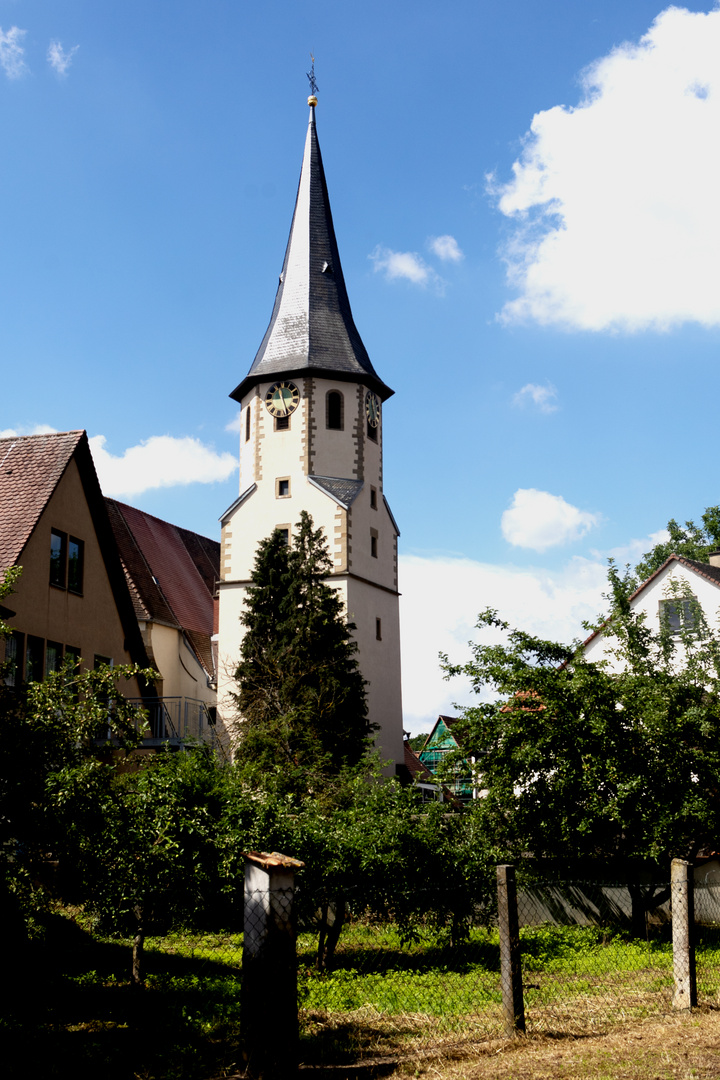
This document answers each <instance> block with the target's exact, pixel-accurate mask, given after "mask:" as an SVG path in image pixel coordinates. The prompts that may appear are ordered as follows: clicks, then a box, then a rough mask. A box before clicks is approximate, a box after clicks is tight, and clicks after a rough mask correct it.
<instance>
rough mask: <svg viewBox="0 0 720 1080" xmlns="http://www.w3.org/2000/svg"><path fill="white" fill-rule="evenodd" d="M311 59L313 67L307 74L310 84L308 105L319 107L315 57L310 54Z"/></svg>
mask: <svg viewBox="0 0 720 1080" xmlns="http://www.w3.org/2000/svg"><path fill="white" fill-rule="evenodd" d="M310 59H311V60H312V67H311V68H310V70H309V71H308V72H306V74H307V77H308V82H309V83H310V97H309V98H308V105H313V106H314V105H317V89H318V84H317V82H316V80H315V57H314V56H313V54H312V53H310Z"/></svg>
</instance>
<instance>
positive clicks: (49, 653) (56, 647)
mask: <svg viewBox="0 0 720 1080" xmlns="http://www.w3.org/2000/svg"><path fill="white" fill-rule="evenodd" d="M62 661H63V647H62V645H61V644H60V642H59V641H48V642H47V643H46V645H45V674H46V675H49V674H50V673H51V672H52V671H59V670H60V668H61V667H62Z"/></svg>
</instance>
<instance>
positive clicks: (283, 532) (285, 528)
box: [275, 525, 290, 544]
mask: <svg viewBox="0 0 720 1080" xmlns="http://www.w3.org/2000/svg"><path fill="white" fill-rule="evenodd" d="M275 532H279V533H280V536H281V537H282V539H283V542H284V543H285V544H289V543H290V526H289V525H278V526H276V529H275Z"/></svg>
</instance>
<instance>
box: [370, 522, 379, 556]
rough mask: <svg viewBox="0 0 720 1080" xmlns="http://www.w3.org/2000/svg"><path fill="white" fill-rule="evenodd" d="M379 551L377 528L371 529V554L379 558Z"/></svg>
mask: <svg viewBox="0 0 720 1080" xmlns="http://www.w3.org/2000/svg"><path fill="white" fill-rule="evenodd" d="M377 551H378V534H377V529H371V530H370V554H371V555H372V557H373V559H377V557H378V553H377Z"/></svg>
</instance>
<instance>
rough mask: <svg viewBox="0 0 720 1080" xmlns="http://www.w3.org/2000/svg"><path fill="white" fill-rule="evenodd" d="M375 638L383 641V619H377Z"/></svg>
mask: <svg viewBox="0 0 720 1080" xmlns="http://www.w3.org/2000/svg"><path fill="white" fill-rule="evenodd" d="M375 640H376V641H382V619H376V620H375Z"/></svg>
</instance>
